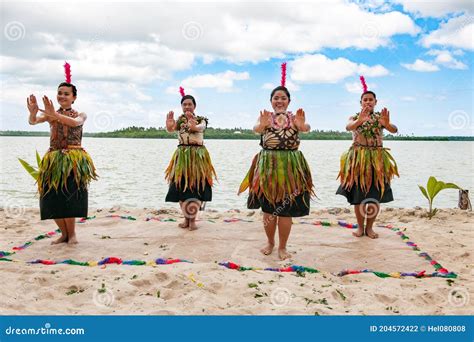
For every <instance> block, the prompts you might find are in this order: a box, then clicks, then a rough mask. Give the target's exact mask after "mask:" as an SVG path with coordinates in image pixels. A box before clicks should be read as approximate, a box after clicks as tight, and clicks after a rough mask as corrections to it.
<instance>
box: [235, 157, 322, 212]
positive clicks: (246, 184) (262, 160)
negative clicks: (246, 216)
mask: <svg viewBox="0 0 474 342" xmlns="http://www.w3.org/2000/svg"><path fill="white" fill-rule="evenodd" d="M247 188H248V189H249V197H248V201H247V207H248V208H249V209H258V208H262V211H263V212H265V213H269V214H275V215H276V216H290V217H298V216H305V215H308V214H309V208H310V197H311V195H314V190H313V181H312V177H311V170H310V168H309V165H308V163H307V162H306V159H305V158H304V156H303V153H302V152H301V151H298V150H262V151H260V152H259V153H258V154H257V155H256V156H255V157H254V158H253V161H252V164H251V166H250V169H249V171H248V172H247V175H246V176H245V178H244V180H243V181H242V183H241V185H240V188H239V194H240V193H242V192H244V191H245V190H246V189H247Z"/></svg>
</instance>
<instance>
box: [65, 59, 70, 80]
mask: <svg viewBox="0 0 474 342" xmlns="http://www.w3.org/2000/svg"><path fill="white" fill-rule="evenodd" d="M64 75H65V76H66V82H67V83H71V65H70V64H69V63H68V62H64Z"/></svg>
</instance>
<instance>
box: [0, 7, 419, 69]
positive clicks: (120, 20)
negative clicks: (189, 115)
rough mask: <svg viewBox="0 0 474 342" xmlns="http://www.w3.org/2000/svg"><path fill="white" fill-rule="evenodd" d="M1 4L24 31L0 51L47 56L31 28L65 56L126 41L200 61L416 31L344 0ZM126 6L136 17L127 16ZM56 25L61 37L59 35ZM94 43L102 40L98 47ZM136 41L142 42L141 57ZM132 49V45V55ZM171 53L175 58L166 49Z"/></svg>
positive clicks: (376, 40)
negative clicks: (266, 3)
mask: <svg viewBox="0 0 474 342" xmlns="http://www.w3.org/2000/svg"><path fill="white" fill-rule="evenodd" d="M3 7H4V9H5V11H3V13H2V21H4V22H6V23H8V22H11V21H18V22H21V23H23V24H24V27H25V30H26V34H25V38H24V39H22V40H18V41H8V40H7V39H4V38H5V37H2V39H3V40H4V41H5V44H3V45H2V51H3V53H4V54H6V55H17V56H22V57H26V56H29V57H32V56H34V57H40V58H42V57H45V54H44V50H43V49H42V48H43V46H42V44H44V40H45V37H42V38H41V37H40V36H37V35H34V34H32V33H33V32H38V33H40V34H44V35H53V37H54V39H57V41H55V40H54V39H52V40H50V41H49V43H48V44H49V45H50V50H51V51H52V52H53V53H54V55H55V58H58V56H57V55H58V54H60V53H61V49H63V50H64V51H66V52H67V53H68V54H69V57H71V56H75V54H76V53H80V52H81V50H79V47H75V45H76V41H77V40H80V41H83V42H88V43H91V44H92V45H95V46H94V47H93V48H91V49H86V50H85V51H84V53H87V52H92V53H95V51H94V50H96V48H99V51H101V53H104V54H105V55H108V56H110V54H109V52H108V51H107V50H108V49H107V48H108V47H109V44H112V45H110V47H111V49H112V56H113V54H114V53H115V51H114V45H113V43H114V42H124V43H126V44H128V47H125V50H124V51H125V55H124V56H116V55H115V57H116V58H117V59H120V60H123V61H126V62H133V61H135V62H136V63H141V62H145V61H147V62H149V58H147V56H149V55H150V54H151V55H153V56H154V57H156V58H157V59H160V52H159V51H155V52H153V50H152V47H148V46H145V47H143V46H140V44H147V43H151V44H152V45H153V44H157V45H159V46H160V47H161V48H162V49H163V48H165V47H166V48H168V49H170V51H173V52H182V53H184V52H186V53H188V54H191V55H192V56H197V57H202V58H203V61H204V62H206V63H208V62H210V61H213V60H216V59H224V60H227V61H230V62H239V63H240V62H254V63H256V62H260V61H266V60H269V59H271V58H283V57H285V56H286V55H288V54H293V53H312V52H315V51H318V50H321V49H322V48H351V47H353V48H358V49H370V50H374V49H376V48H378V47H381V46H388V45H389V44H390V43H391V38H392V37H393V36H395V35H399V34H409V35H416V34H417V33H418V32H419V28H418V27H417V26H416V24H415V23H414V21H413V20H412V19H411V18H410V17H409V16H408V15H406V14H403V13H400V12H397V11H392V12H387V13H374V12H370V11H364V10H363V9H361V8H360V7H359V6H357V5H356V4H351V3H347V2H346V1H343V0H338V1H333V2H331V4H330V6H328V3H326V2H319V1H318V2H296V3H288V2H278V3H272V4H271V6H262V5H261V4H260V3H258V2H257V3H252V2H245V3H238V2H232V3H217V2H215V3H205V2H200V3H188V2H186V3H173V4H168V3H146V4H142V3H112V4H104V3H86V4H75V3H64V4H62V5H61V6H57V4H48V3H34V4H33V5H31V4H24V3H13V2H8V3H6V5H4V6H3ZM38 13H41V15H38ZM65 13H68V14H72V13H73V14H74V15H65ZM131 13H133V16H134V18H140V20H130V19H131V18H130V15H131ZM104 14H106V15H104ZM84 23H87V25H84ZM125 23H126V25H125ZM193 23H194V25H193ZM78 27H80V28H81V30H78V29H77V28H78ZM59 30H60V32H61V35H60V37H61V39H58V38H57V37H58V36H59V35H58V31H59ZM96 44H103V48H101V47H100V45H96ZM133 44H136V45H133ZM142 49H144V50H145V56H143V57H142V55H141V54H140V51H141V50H142ZM99 51H98V52H99ZM132 52H135V54H134V55H133V57H132V56H131V54H132ZM178 60H179V59H178ZM169 61H170V62H174V61H176V59H175V58H173V57H170V58H169ZM111 62H113V61H111ZM147 64H148V63H147Z"/></svg>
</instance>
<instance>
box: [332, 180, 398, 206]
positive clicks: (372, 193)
mask: <svg viewBox="0 0 474 342" xmlns="http://www.w3.org/2000/svg"><path fill="white" fill-rule="evenodd" d="M336 194H337V195H342V196H344V197H346V198H347V202H349V203H350V204H351V205H357V204H362V203H374V202H377V203H387V202H391V201H393V194H392V188H391V187H390V184H389V183H385V189H384V193H383V196H381V195H382V193H381V191H380V189H377V187H376V186H375V184H374V183H372V185H371V186H370V189H369V191H368V192H367V193H365V192H364V191H362V190H361V188H360V186H359V185H356V184H354V185H353V186H352V188H351V189H349V190H347V189H345V188H344V187H343V186H342V185H339V188H338V189H337V191H336Z"/></svg>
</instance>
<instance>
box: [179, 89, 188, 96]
mask: <svg viewBox="0 0 474 342" xmlns="http://www.w3.org/2000/svg"><path fill="white" fill-rule="evenodd" d="M179 93H180V94H181V97H184V96H185V95H186V94H185V93H184V88H183V87H179Z"/></svg>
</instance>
